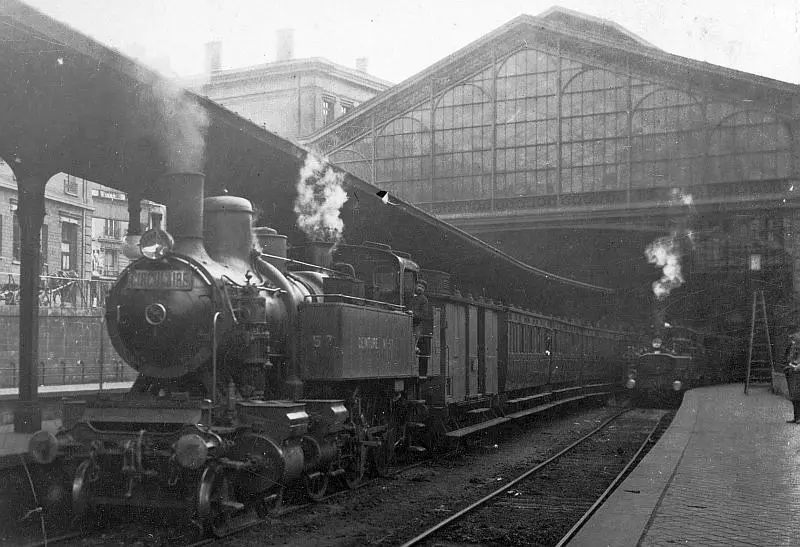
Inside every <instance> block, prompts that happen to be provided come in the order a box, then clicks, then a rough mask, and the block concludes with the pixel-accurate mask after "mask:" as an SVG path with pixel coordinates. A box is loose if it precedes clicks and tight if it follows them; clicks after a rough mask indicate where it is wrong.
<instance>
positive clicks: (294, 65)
mask: <svg viewBox="0 0 800 547" xmlns="http://www.w3.org/2000/svg"><path fill="white" fill-rule="evenodd" d="M300 72H320V73H323V74H325V75H326V76H329V77H332V78H338V79H341V80H346V81H349V82H351V83H353V84H356V85H360V86H362V87H365V88H368V89H371V90H374V91H377V92H380V91H384V90H386V89H388V88H389V87H391V86H392V85H394V84H393V83H392V82H389V81H387V80H383V79H381V78H378V77H377V76H374V75H372V74H370V73H369V72H365V71H363V70H358V69H355V68H350V67H348V66H344V65H340V64H338V63H334V62H332V61H329V60H328V59H325V58H323V57H307V58H302V59H289V60H286V61H274V62H271V63H262V64H258V65H251V66H245V67H236V68H226V69H223V70H217V71H214V72H211V73H210V74H198V75H196V76H190V77H187V78H181V79H180V83H181V85H183V86H185V87H187V88H188V89H192V90H198V91H200V92H201V93H202V90H203V88H205V87H209V86H211V87H213V86H215V85H220V84H225V83H231V82H236V81H239V80H248V81H250V80H253V79H257V78H259V77H267V76H271V77H274V76H276V75H282V74H286V75H296V74H298V73H300Z"/></svg>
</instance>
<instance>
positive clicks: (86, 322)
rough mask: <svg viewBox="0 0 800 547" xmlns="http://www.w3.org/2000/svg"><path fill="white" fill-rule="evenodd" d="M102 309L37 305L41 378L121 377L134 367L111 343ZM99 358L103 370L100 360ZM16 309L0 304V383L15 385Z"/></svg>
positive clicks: (49, 381)
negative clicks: (130, 365)
mask: <svg viewBox="0 0 800 547" xmlns="http://www.w3.org/2000/svg"><path fill="white" fill-rule="evenodd" d="M103 311H104V310H103V309H102V308H93V309H83V308H42V309H40V310H39V359H38V360H39V366H38V369H37V370H38V374H39V384H40V385H62V384H77V383H85V382H97V381H99V377H100V374H102V375H103V380H104V381H109V382H110V381H123V380H130V379H133V378H135V376H136V373H135V372H134V371H133V369H131V368H130V367H128V366H127V365H125V364H124V363H123V362H122V359H121V358H120V357H119V355H118V354H117V353H116V352H115V351H114V348H113V347H112V346H111V340H110V339H109V337H108V332H107V331H106V327H105V323H104V320H103ZM101 364H102V372H101V366H100V365H101ZM18 374H19V309H18V307H17V306H0V388H3V387H15V386H16V385H18V382H17V377H18Z"/></svg>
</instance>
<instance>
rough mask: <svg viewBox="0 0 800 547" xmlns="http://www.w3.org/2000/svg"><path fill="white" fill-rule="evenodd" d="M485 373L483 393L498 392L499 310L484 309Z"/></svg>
mask: <svg viewBox="0 0 800 547" xmlns="http://www.w3.org/2000/svg"><path fill="white" fill-rule="evenodd" d="M483 318H484V320H483V327H484V328H483V332H484V341H483V343H484V349H483V355H484V362H485V363H484V375H483V378H481V379H482V384H483V385H482V386H480V387H481V388H482V389H481V392H482V393H497V392H498V391H497V359H498V358H497V339H498V336H497V312H495V311H494V310H484V315H483Z"/></svg>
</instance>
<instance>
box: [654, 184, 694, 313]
mask: <svg viewBox="0 0 800 547" xmlns="http://www.w3.org/2000/svg"><path fill="white" fill-rule="evenodd" d="M670 205H672V206H685V207H693V205H694V199H693V198H692V196H691V194H684V193H683V192H682V191H680V190H679V189H674V190H672V199H671V200H670ZM685 225H686V221H685V220H682V221H677V222H676V226H675V229H674V230H673V231H672V234H671V235H669V236H667V237H660V238H658V239H656V240H655V241H653V242H652V243H650V244H649V245H648V246H647V248H646V249H645V251H644V254H645V256H646V257H647V262H648V263H650V264H655V265H656V266H657V267H659V268H661V279H658V280H657V281H653V294H654V295H655V296H656V298H657V299H659V300H662V299H664V298H666V297H667V296H669V294H670V292H672V291H673V290H674V289H677V288H678V287H680V286H681V285H682V284H683V282H684V279H683V273H682V272H681V255H682V250H681V249H682V244H681V242H682V241H684V240H688V241H689V242H690V243H691V242H693V238H694V235H693V233H692V232H691V231H689V230H687V228H686V226H685Z"/></svg>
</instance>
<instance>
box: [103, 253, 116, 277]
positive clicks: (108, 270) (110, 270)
mask: <svg viewBox="0 0 800 547" xmlns="http://www.w3.org/2000/svg"><path fill="white" fill-rule="evenodd" d="M118 266H119V263H118V261H117V251H116V249H105V251H104V253H103V275H117V268H118Z"/></svg>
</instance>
